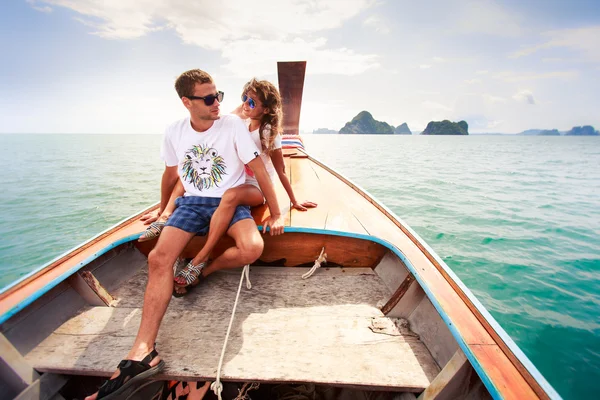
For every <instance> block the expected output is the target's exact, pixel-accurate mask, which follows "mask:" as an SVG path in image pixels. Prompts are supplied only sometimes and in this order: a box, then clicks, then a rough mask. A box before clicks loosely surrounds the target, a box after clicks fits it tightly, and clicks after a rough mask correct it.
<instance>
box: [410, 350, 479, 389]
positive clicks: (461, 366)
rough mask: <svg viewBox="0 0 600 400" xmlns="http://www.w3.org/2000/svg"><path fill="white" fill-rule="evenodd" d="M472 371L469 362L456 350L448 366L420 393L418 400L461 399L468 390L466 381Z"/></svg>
mask: <svg viewBox="0 0 600 400" xmlns="http://www.w3.org/2000/svg"><path fill="white" fill-rule="evenodd" d="M471 371H473V368H471V364H469V360H467V357H466V356H465V354H464V353H463V352H462V350H460V349H458V350H457V351H456V353H454V355H453V356H452V358H451V359H450V361H448V364H446V365H445V366H444V368H443V369H442V371H441V372H440V373H439V374H438V376H436V377H435V379H434V380H433V382H431V385H429V386H428V387H427V389H425V391H423V393H421V395H420V396H419V397H418V400H434V399H437V400H453V399H459V398H462V396H463V395H464V394H465V392H466V389H467V388H468V379H469V376H470V374H471Z"/></svg>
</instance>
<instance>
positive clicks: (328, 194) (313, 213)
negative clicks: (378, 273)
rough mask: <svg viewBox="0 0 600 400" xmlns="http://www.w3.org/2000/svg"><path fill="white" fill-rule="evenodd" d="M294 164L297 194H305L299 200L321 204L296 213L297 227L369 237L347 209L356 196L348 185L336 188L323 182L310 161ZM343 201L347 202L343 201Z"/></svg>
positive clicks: (295, 221) (294, 215)
mask: <svg viewBox="0 0 600 400" xmlns="http://www.w3.org/2000/svg"><path fill="white" fill-rule="evenodd" d="M291 164H292V171H293V172H292V178H293V180H292V187H293V188H294V193H300V194H301V195H302V197H299V195H298V194H297V195H296V197H297V198H299V199H309V200H311V201H314V202H316V203H317V204H318V207H317V208H315V209H311V210H309V211H307V212H300V211H296V210H293V211H292V225H293V226H298V227H308V228H319V229H328V230H334V231H342V232H352V233H359V234H363V235H364V234H368V232H367V231H366V230H365V229H364V227H363V226H362V225H361V224H360V222H359V221H358V219H357V218H356V217H355V216H354V215H353V214H352V213H351V212H350V210H349V209H348V207H347V202H348V201H351V200H352V196H355V193H354V192H353V191H352V190H351V189H349V188H348V187H347V186H345V185H344V186H339V185H337V186H335V187H332V186H331V185H330V182H329V181H325V180H323V179H322V177H321V176H320V174H318V172H317V171H315V169H314V168H313V164H312V163H311V162H310V160H308V159H298V158H293V159H292V162H291ZM347 192H348V193H347ZM348 194H349V195H350V196H351V197H348ZM341 199H344V201H340V200H341Z"/></svg>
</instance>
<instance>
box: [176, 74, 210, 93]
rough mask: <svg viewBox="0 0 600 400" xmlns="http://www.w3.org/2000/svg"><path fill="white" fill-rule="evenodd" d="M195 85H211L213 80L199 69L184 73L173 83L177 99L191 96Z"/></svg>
mask: <svg viewBox="0 0 600 400" xmlns="http://www.w3.org/2000/svg"><path fill="white" fill-rule="evenodd" d="M196 83H213V78H212V76H210V75H209V74H208V72H204V71H202V70H201V69H190V70H189V71H185V72H184V73H183V74H181V75H179V77H178V78H177V80H176V81H175V90H176V91H177V94H178V95H179V98H182V97H190V96H193V95H194V86H195V85H196Z"/></svg>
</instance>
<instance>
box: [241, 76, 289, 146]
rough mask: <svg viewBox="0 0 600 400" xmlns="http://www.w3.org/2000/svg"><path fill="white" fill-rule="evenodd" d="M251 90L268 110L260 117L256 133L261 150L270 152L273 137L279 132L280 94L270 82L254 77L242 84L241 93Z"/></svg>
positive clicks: (280, 116)
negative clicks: (258, 136) (242, 89)
mask: <svg viewBox="0 0 600 400" xmlns="http://www.w3.org/2000/svg"><path fill="white" fill-rule="evenodd" d="M251 90H252V91H254V92H255V93H256V95H257V96H258V100H259V101H260V102H261V103H262V106H263V107H265V108H267V109H268V110H269V112H267V113H265V114H263V115H262V117H261V118H260V128H259V129H258V133H259V135H260V143H261V144H262V148H263V150H265V151H269V152H270V151H271V150H273V143H274V142H275V138H276V137H277V135H279V134H280V133H281V120H282V110H281V108H282V107H281V96H280V95H279V90H277V88H276V87H275V85H273V84H272V83H271V82H269V81H259V80H257V79H256V78H252V80H250V82H248V83H246V84H245V85H244V92H243V93H244V94H246V93H248V92H249V91H251Z"/></svg>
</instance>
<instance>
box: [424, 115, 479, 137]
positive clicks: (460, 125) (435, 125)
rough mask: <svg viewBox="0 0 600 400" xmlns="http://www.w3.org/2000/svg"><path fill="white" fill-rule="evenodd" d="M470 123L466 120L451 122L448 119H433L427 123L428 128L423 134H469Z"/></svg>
mask: <svg viewBox="0 0 600 400" xmlns="http://www.w3.org/2000/svg"><path fill="white" fill-rule="evenodd" d="M468 134H469V125H468V124H467V122H466V121H460V122H451V121H448V120H447V119H446V120H443V121H431V122H429V123H428V124H427V128H425V130H424V131H423V132H421V135H468Z"/></svg>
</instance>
